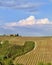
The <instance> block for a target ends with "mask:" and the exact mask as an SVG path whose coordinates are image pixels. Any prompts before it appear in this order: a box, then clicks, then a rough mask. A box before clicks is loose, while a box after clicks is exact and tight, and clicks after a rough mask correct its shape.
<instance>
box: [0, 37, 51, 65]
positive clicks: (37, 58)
mask: <svg viewBox="0 0 52 65" xmlns="http://www.w3.org/2000/svg"><path fill="white" fill-rule="evenodd" d="M1 40H2V41H3V40H8V41H9V42H10V43H11V44H17V45H21V46H22V45H24V42H25V41H33V42H35V48H34V49H33V50H32V51H30V52H28V53H26V54H24V55H21V56H19V57H16V58H15V60H14V61H13V62H14V64H16V63H19V64H23V65H37V64H38V63H39V62H43V63H49V62H50V63H52V37H8V36H6V37H5V36H4V37H0V41H1Z"/></svg>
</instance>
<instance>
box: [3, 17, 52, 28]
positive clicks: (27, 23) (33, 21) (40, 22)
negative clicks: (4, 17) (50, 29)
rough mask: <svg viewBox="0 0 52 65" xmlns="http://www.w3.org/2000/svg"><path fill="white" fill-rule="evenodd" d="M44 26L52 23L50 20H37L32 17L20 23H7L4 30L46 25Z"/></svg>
mask: <svg viewBox="0 0 52 65" xmlns="http://www.w3.org/2000/svg"><path fill="white" fill-rule="evenodd" d="M44 24H46V25H47V24H51V25H52V22H51V21H49V20H48V18H44V19H36V18H35V17H34V16H30V17H28V18H26V19H22V20H20V21H18V22H11V23H6V24H5V25H4V28H5V29H6V28H11V29H12V28H13V27H17V26H34V25H44Z"/></svg>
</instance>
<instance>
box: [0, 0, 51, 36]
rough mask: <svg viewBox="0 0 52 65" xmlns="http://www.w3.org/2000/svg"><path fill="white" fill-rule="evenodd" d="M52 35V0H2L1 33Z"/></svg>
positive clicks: (0, 3) (0, 13)
mask: <svg viewBox="0 0 52 65" xmlns="http://www.w3.org/2000/svg"><path fill="white" fill-rule="evenodd" d="M17 33H19V34H20V35H22V36H52V0H0V34H17Z"/></svg>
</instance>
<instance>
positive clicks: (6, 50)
mask: <svg viewBox="0 0 52 65" xmlns="http://www.w3.org/2000/svg"><path fill="white" fill-rule="evenodd" d="M1 46H2V47H1ZM34 46H35V43H34V42H33V41H26V42H25V44H24V45H23V46H20V45H16V44H14V45H12V44H10V43H9V41H8V40H5V41H3V44H0V63H1V64H3V65H14V64H13V62H12V60H14V59H15V58H16V57H17V56H20V55H23V54H25V53H27V52H29V51H31V50H32V49H33V48H34ZM17 65H22V64H17Z"/></svg>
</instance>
